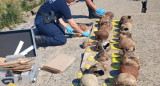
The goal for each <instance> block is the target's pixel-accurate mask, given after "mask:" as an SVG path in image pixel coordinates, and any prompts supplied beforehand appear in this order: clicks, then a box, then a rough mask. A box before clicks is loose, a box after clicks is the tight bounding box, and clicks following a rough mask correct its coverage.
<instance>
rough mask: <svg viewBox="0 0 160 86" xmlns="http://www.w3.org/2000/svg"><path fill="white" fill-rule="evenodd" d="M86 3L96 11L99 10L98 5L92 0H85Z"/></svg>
mask: <svg viewBox="0 0 160 86" xmlns="http://www.w3.org/2000/svg"><path fill="white" fill-rule="evenodd" d="M85 2H86V4H87V5H89V6H90V7H91V8H92V9H94V10H95V11H96V10H97V7H96V6H95V5H94V4H93V2H92V1H91V0H85Z"/></svg>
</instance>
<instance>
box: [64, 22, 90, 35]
mask: <svg viewBox="0 0 160 86" xmlns="http://www.w3.org/2000/svg"><path fill="white" fill-rule="evenodd" d="M67 21H68V23H69V25H70V26H71V27H72V28H73V29H74V30H76V31H77V32H79V33H81V34H82V36H87V37H88V36H90V34H89V33H87V32H84V31H82V30H81V29H80V27H79V26H78V25H77V23H76V22H75V21H74V20H73V19H67Z"/></svg>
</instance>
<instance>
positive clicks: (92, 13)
mask: <svg viewBox="0 0 160 86" xmlns="http://www.w3.org/2000/svg"><path fill="white" fill-rule="evenodd" d="M85 2H86V4H87V7H88V11H89V18H90V19H92V18H101V16H102V15H104V14H105V13H106V11H105V10H104V9H100V8H97V7H96V6H95V5H94V3H93V0H85ZM97 13H98V14H97Z"/></svg>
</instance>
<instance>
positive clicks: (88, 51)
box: [86, 48, 96, 52]
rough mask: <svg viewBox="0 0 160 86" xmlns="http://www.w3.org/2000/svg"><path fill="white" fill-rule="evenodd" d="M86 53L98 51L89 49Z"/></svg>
mask: <svg viewBox="0 0 160 86" xmlns="http://www.w3.org/2000/svg"><path fill="white" fill-rule="evenodd" d="M86 52H96V51H94V50H92V49H90V48H87V49H86Z"/></svg>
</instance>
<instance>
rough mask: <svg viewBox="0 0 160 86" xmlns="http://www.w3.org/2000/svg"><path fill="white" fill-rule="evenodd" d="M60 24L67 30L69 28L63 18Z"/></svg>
mask: <svg viewBox="0 0 160 86" xmlns="http://www.w3.org/2000/svg"><path fill="white" fill-rule="evenodd" d="M59 23H60V24H61V25H62V26H63V27H65V28H66V27H67V26H68V24H66V23H65V22H64V21H63V19H62V18H60V19H59Z"/></svg>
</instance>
